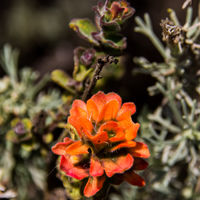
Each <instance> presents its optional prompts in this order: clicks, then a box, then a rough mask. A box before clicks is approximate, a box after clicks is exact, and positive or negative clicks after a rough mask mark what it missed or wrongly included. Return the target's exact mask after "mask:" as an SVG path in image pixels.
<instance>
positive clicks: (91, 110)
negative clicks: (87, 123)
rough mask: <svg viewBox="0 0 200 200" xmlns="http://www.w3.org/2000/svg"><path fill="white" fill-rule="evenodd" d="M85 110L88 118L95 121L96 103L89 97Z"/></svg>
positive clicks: (97, 111)
mask: <svg viewBox="0 0 200 200" xmlns="http://www.w3.org/2000/svg"><path fill="white" fill-rule="evenodd" d="M87 111H88V118H89V119H92V120H94V121H97V119H98V117H99V110H98V107H97V105H96V103H95V102H94V101H93V100H92V99H89V100H88V101H87Z"/></svg>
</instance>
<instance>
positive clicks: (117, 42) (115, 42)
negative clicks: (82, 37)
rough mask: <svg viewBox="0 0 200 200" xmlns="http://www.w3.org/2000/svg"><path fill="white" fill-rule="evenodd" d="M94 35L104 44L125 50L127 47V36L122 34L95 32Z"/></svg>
mask: <svg viewBox="0 0 200 200" xmlns="http://www.w3.org/2000/svg"><path fill="white" fill-rule="evenodd" d="M94 37H95V38H96V39H97V40H99V41H101V43H102V44H103V45H104V46H107V47H109V48H112V49H115V50H123V49H125V48H126V38H125V37H122V36H121V35H120V34H110V33H103V32H100V33H98V34H95V35H94Z"/></svg>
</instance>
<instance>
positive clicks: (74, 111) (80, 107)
mask: <svg viewBox="0 0 200 200" xmlns="http://www.w3.org/2000/svg"><path fill="white" fill-rule="evenodd" d="M70 116H74V117H77V116H79V117H87V108H86V104H85V102H84V101H82V100H79V99H77V100H75V101H74V102H73V104H72V108H71V110H70Z"/></svg>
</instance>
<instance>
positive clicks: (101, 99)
mask: <svg viewBox="0 0 200 200" xmlns="http://www.w3.org/2000/svg"><path fill="white" fill-rule="evenodd" d="M91 99H92V100H93V101H94V103H95V104H96V106H97V108H98V110H99V112H101V110H102V108H103V107H104V105H105V104H106V95H105V94H104V93H103V92H98V93H97V94H95V95H93V96H92V97H91Z"/></svg>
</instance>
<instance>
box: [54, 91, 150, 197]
mask: <svg viewBox="0 0 200 200" xmlns="http://www.w3.org/2000/svg"><path fill="white" fill-rule="evenodd" d="M121 103H122V100H121V98H120V96H119V95H117V94H116V93H108V94H104V93H103V92H98V93H97V94H95V95H93V96H92V97H91V99H89V100H88V101H87V103H86V104H85V103H84V102H83V101H81V100H75V101H74V102H73V105H72V108H71V110H70V116H69V118H68V122H69V123H70V124H71V125H72V126H74V128H75V129H76V130H77V133H78V135H79V137H80V140H78V141H73V140H71V139H69V138H65V139H64V142H59V143H57V144H56V145H55V146H53V147H52V151H53V152H54V153H55V154H57V155H61V162H60V169H61V170H62V171H64V172H65V173H66V175H67V176H71V177H73V178H76V179H79V180H82V179H85V178H88V181H87V183H86V185H85V187H84V191H83V193H84V195H85V196H86V197H91V196H93V195H95V194H96V193H97V192H98V191H99V190H100V189H101V188H102V187H103V184H104V182H105V180H108V181H110V182H111V183H113V184H119V183H121V182H122V181H127V182H128V183H130V184H132V185H137V186H144V185H145V181H144V180H143V179H142V178H141V177H140V176H139V175H137V174H136V173H135V172H134V171H135V170H136V171H137V170H143V169H145V168H146V167H147V166H148V164H147V162H146V161H145V160H143V159H142V158H148V157H149V156H150V153H149V150H148V147H147V145H146V144H144V143H141V142H136V141H134V139H135V137H136V136H137V131H138V129H139V126H140V125H139V124H138V123H134V122H133V121H132V119H131V115H133V114H134V113H135V111H136V107H135V105H134V103H124V104H123V105H122V106H121Z"/></svg>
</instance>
